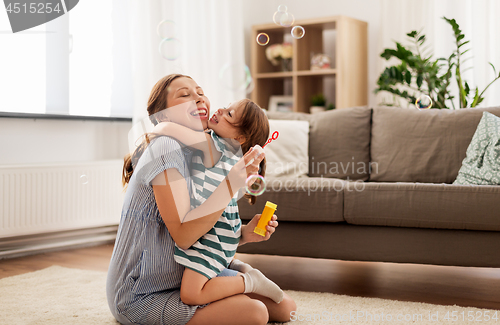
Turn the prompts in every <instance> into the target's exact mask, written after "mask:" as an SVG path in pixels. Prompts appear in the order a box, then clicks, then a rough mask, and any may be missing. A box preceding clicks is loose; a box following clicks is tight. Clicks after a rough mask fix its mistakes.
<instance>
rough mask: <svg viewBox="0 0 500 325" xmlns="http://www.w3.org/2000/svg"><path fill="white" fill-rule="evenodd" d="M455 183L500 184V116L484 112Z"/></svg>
mask: <svg viewBox="0 0 500 325" xmlns="http://www.w3.org/2000/svg"><path fill="white" fill-rule="evenodd" d="M453 184H461V185H500V117H497V116H495V115H493V114H491V113H488V112H483V117H482V118H481V121H480V122H479V125H478V126H477V129H476V132H475V133H474V136H473V137H472V141H471V143H470V144H469V147H468V148H467V156H466V157H465V159H464V160H463V162H462V167H461V168H460V170H459V171H458V176H457V179H456V180H455V182H453Z"/></svg>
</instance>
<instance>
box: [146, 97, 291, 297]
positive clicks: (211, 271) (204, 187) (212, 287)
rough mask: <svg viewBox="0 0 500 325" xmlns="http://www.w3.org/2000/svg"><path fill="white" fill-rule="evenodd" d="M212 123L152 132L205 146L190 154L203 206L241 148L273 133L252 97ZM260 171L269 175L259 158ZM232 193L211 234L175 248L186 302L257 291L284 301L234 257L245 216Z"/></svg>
mask: <svg viewBox="0 0 500 325" xmlns="http://www.w3.org/2000/svg"><path fill="white" fill-rule="evenodd" d="M208 128H209V130H206V131H205V132H197V131H194V130H192V129H189V128H186V127H184V126H182V125H179V124H176V123H169V122H163V123H159V124H158V125H157V126H156V127H155V128H154V129H153V133H156V134H162V135H167V136H170V137H173V138H175V139H176V140H178V141H180V142H181V143H183V144H185V145H187V146H189V147H191V148H195V149H199V150H201V152H202V155H195V156H194V157H193V159H192V168H191V170H192V173H191V176H192V180H193V182H194V188H195V193H194V194H195V198H194V200H192V205H194V206H199V205H200V204H202V203H203V202H204V201H205V200H206V199H207V198H208V197H209V196H210V195H211V194H212V191H213V190H211V189H214V188H216V187H217V186H218V185H219V183H220V182H221V181H222V180H224V179H225V176H226V175H227V173H228V172H229V170H230V169H231V168H232V166H234V165H235V164H236V162H237V161H238V160H239V159H240V158H241V152H247V151H248V150H249V149H250V148H252V147H253V146H255V145H260V146H263V145H264V144H265V143H266V141H267V139H268V137H269V122H268V121H267V117H266V116H265V114H264V112H263V110H262V109H261V108H260V107H259V106H258V105H257V104H255V103H254V102H252V101H250V100H248V99H243V100H240V101H238V102H236V103H234V104H232V105H230V106H229V107H228V108H223V109H219V110H217V112H216V113H215V114H214V115H213V116H212V117H211V118H210V120H209V121H208ZM240 146H241V148H240ZM259 174H261V175H265V160H263V161H262V162H261V165H260V170H259ZM229 188H230V187H229ZM230 191H231V189H230ZM231 194H235V193H231ZM231 196H233V198H232V200H231V202H230V203H229V205H228V206H227V208H226V209H225V210H224V212H223V213H222V215H221V217H220V218H219V220H218V222H217V223H216V224H215V226H214V227H213V228H212V229H211V230H210V231H209V232H208V233H207V234H205V235H204V236H202V237H201V238H200V239H199V240H198V241H197V242H196V243H195V244H193V245H192V246H191V247H190V248H188V249H182V248H180V247H179V246H177V245H176V247H175V260H176V261H177V262H178V263H179V264H181V265H184V266H185V267H186V268H185V270H184V274H183V277H182V283H181V299H182V301H183V302H184V303H186V304H188V305H203V304H206V303H209V302H213V301H216V300H219V299H223V298H226V297H228V296H231V295H234V294H238V293H249V292H254V293H257V294H260V295H263V296H266V297H269V298H271V299H272V300H274V301H275V302H276V303H280V302H281V300H282V299H283V292H282V290H281V289H280V288H279V287H278V286H277V285H276V284H275V283H274V282H272V281H270V280H269V279H267V278H266V277H265V276H264V275H263V274H262V273H261V272H260V271H259V270H256V269H253V268H252V267H251V266H249V265H248V264H245V263H242V262H241V261H238V260H236V259H233V257H234V255H235V253H236V248H237V247H238V244H239V239H240V234H241V220H240V218H239V214H238V205H237V202H236V199H237V197H236V196H235V195H231ZM248 198H249V201H250V202H249V203H250V204H254V203H255V197H254V196H248ZM256 236H258V235H256ZM227 268H229V270H228V269H227ZM235 270H237V271H241V272H244V273H238V272H236V271H235ZM237 275H241V276H242V277H243V279H244V283H243V284H244V286H242V285H241V281H240V282H239V283H237V282H235V281H234V279H231V278H228V277H226V276H237ZM222 277H226V278H222Z"/></svg>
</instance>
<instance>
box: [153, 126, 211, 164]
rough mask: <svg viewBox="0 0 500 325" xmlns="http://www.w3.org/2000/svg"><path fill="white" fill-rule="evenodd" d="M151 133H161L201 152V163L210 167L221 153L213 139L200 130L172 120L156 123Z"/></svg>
mask: <svg viewBox="0 0 500 325" xmlns="http://www.w3.org/2000/svg"><path fill="white" fill-rule="evenodd" d="M152 133H157V134H162V135H166V136H169V137H172V138H174V139H176V140H177V141H179V142H181V143H182V144H184V145H185V146H187V147H190V148H193V149H197V150H200V151H202V152H203V165H205V167H207V168H211V167H213V166H214V165H215V162H216V161H219V159H220V157H221V153H220V152H219V151H217V150H216V149H215V144H214V140H213V139H212V137H211V136H210V134H207V133H205V132H202V131H195V130H192V129H190V128H188V127H185V126H183V125H180V124H177V123H173V122H161V123H158V124H157V125H156V126H155V127H154V128H153V131H152Z"/></svg>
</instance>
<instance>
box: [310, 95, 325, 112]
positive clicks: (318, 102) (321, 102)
mask: <svg viewBox="0 0 500 325" xmlns="http://www.w3.org/2000/svg"><path fill="white" fill-rule="evenodd" d="M325 105H326V100H325V96H323V94H322V93H319V94H316V95H314V96H312V97H311V107H310V108H309V112H310V113H311V114H315V113H319V112H323V111H324V110H325Z"/></svg>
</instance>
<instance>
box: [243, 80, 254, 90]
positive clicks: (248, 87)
mask: <svg viewBox="0 0 500 325" xmlns="http://www.w3.org/2000/svg"><path fill="white" fill-rule="evenodd" d="M254 88H255V82H253V78H252V81H250V83H249V84H248V86H247V88H245V93H247V94H250V93H251V92H252V91H253V89H254Z"/></svg>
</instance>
